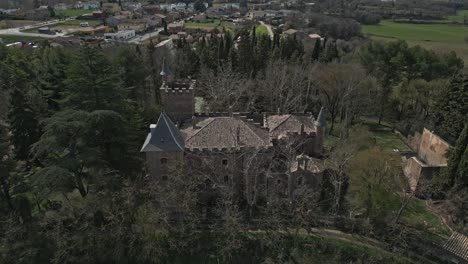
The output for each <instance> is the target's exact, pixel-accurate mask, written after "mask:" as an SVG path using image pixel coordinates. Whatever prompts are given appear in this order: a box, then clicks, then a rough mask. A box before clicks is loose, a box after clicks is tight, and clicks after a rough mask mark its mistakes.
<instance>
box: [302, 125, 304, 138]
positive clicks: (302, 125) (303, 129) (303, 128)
mask: <svg viewBox="0 0 468 264" xmlns="http://www.w3.org/2000/svg"><path fill="white" fill-rule="evenodd" d="M301 135H304V124H301Z"/></svg>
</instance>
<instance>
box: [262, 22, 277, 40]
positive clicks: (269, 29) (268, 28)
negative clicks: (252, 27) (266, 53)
mask: <svg viewBox="0 0 468 264" xmlns="http://www.w3.org/2000/svg"><path fill="white" fill-rule="evenodd" d="M260 24H262V25H264V26H265V27H266V28H267V30H268V35H270V38H271V39H273V37H274V34H273V30H272V29H271V25H268V24H265V23H264V22H263V21H260Z"/></svg>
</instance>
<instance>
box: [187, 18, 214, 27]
mask: <svg viewBox="0 0 468 264" xmlns="http://www.w3.org/2000/svg"><path fill="white" fill-rule="evenodd" d="M220 23H221V22H220V21H219V19H215V20H213V22H207V23H197V22H187V23H185V24H184V25H185V26H186V27H217V26H219V25H220Z"/></svg>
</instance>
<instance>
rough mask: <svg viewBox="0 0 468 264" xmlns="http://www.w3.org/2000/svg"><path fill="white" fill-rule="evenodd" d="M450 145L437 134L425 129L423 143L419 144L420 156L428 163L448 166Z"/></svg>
mask: <svg viewBox="0 0 468 264" xmlns="http://www.w3.org/2000/svg"><path fill="white" fill-rule="evenodd" d="M449 148H450V145H449V144H448V143H447V142H445V141H444V140H443V139H441V138H440V137H439V136H437V135H436V134H434V133H432V132H430V131H429V130H427V129H424V131H423V134H422V137H421V144H420V145H419V150H418V157H419V158H420V159H422V160H423V161H424V162H425V163H426V164H427V165H431V166H446V165H447V151H448V150H449Z"/></svg>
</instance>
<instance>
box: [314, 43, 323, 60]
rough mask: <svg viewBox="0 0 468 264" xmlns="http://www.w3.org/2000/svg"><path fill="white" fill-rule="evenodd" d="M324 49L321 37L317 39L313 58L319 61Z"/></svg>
mask: <svg viewBox="0 0 468 264" xmlns="http://www.w3.org/2000/svg"><path fill="white" fill-rule="evenodd" d="M321 50H322V43H321V40H320V38H318V39H317V40H316V41H315V45H314V50H313V51H312V60H313V61H318V59H319V58H320V52H321Z"/></svg>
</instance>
